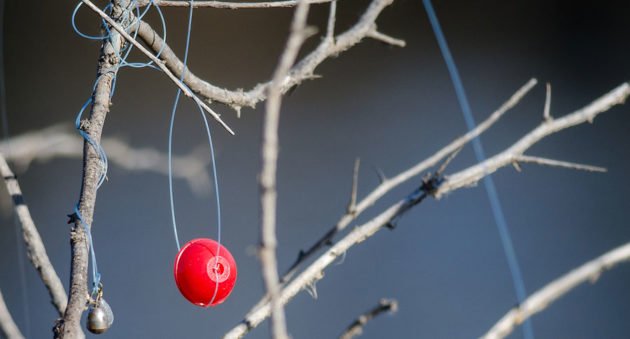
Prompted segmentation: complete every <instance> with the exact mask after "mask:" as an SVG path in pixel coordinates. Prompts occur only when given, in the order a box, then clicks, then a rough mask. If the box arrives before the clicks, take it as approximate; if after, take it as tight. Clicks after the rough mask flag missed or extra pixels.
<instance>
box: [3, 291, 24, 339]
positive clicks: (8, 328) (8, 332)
mask: <svg viewBox="0 0 630 339" xmlns="http://www.w3.org/2000/svg"><path fill="white" fill-rule="evenodd" d="M0 334H2V337H3V338H7V339H24V336H23V335H22V332H20V329H19V328H18V327H17V324H16V323H15V321H14V320H13V317H11V312H9V308H8V307H7V304H6V303H5V302H4V297H2V291H0Z"/></svg>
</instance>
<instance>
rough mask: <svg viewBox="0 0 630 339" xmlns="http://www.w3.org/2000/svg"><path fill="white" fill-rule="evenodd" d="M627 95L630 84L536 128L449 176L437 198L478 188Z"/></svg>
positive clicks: (619, 101) (622, 85)
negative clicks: (529, 152) (548, 140)
mask: <svg viewBox="0 0 630 339" xmlns="http://www.w3.org/2000/svg"><path fill="white" fill-rule="evenodd" d="M628 95H630V85H629V84H628V83H623V84H621V85H619V86H618V87H617V88H615V89H613V90H612V91H610V92H609V93H608V94H606V95H604V96H602V97H601V98H599V99H597V100H595V101H594V102H592V103H591V104H590V105H588V106H586V107H584V108H582V109H580V110H578V111H575V112H573V113H571V114H568V115H566V116H564V117H562V118H558V119H554V120H551V121H543V122H542V123H541V124H540V125H539V126H538V127H537V128H535V129H534V130H532V131H531V132H529V133H528V134H527V135H525V136H524V137H522V138H521V139H520V140H518V141H517V142H516V143H515V144H514V145H512V146H511V147H510V148H508V149H506V150H505V151H503V152H501V153H499V154H497V155H495V156H493V157H492V158H488V159H487V160H485V161H483V162H481V163H479V164H477V165H475V166H472V167H469V168H467V169H465V170H463V171H461V172H458V173H456V174H453V175H451V176H449V177H448V180H447V181H446V182H445V183H444V184H442V185H441V186H440V188H439V189H438V190H437V192H435V196H436V197H437V198H439V197H441V196H442V195H444V194H446V193H447V192H450V191H453V190H455V189H457V188H460V187H465V186H471V185H474V184H476V183H477V182H478V181H479V180H480V179H481V178H483V177H485V176H486V175H488V174H492V173H493V172H495V171H496V170H497V169H499V168H501V167H503V166H506V165H509V164H511V163H512V162H514V160H515V159H516V158H517V157H520V156H522V155H523V153H524V152H525V151H526V150H528V149H529V148H530V147H532V146H533V145H534V144H536V143H538V142H539V141H540V140H542V139H543V138H544V137H546V136H548V135H551V134H553V133H557V132H558V131H561V130H563V129H565V128H569V127H573V126H575V125H578V124H581V123H584V122H592V121H593V119H595V117H596V116H597V115H598V114H600V113H602V112H605V111H607V110H608V109H610V108H611V107H612V106H615V105H619V104H622V103H623V102H624V101H625V100H626V98H627V97H628Z"/></svg>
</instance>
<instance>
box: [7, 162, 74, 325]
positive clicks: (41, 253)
mask: <svg viewBox="0 0 630 339" xmlns="http://www.w3.org/2000/svg"><path fill="white" fill-rule="evenodd" d="M0 174H2V177H3V179H4V184H5V185H6V187H7V191H8V192H9V194H10V195H11V198H12V199H13V205H14V209H15V214H16V215H17V217H18V220H19V221H20V226H21V228H22V237H23V238H24V243H26V254H27V256H28V259H29V260H30V261H31V264H33V267H35V269H36V270H37V273H38V274H39V277H40V278H41V279H42V282H43V283H44V285H45V286H46V289H48V294H50V301H51V302H52V304H53V306H55V309H56V310H57V312H58V313H59V315H60V316H62V315H63V313H64V312H65V310H66V305H67V302H68V296H67V295H66V290H65V289H64V288H63V284H62V283H61V280H60V279H59V276H58V275H57V272H56V271H55V268H54V267H53V265H52V263H51V262H50V259H48V254H47V253H46V247H44V242H43V241H42V238H41V236H40V235H39V232H38V231H37V227H36V226H35V222H33V218H32V217H31V212H30V211H29V209H28V206H27V205H26V203H25V202H24V196H23V195H22V190H21V189H20V184H19V183H18V181H17V178H16V176H15V174H13V171H11V168H10V167H9V165H8V164H7V161H6V159H5V158H4V156H3V155H2V154H0Z"/></svg>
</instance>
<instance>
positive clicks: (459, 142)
mask: <svg viewBox="0 0 630 339" xmlns="http://www.w3.org/2000/svg"><path fill="white" fill-rule="evenodd" d="M535 85H536V79H531V80H529V81H528V82H527V83H526V84H525V85H523V86H522V87H521V88H520V89H519V90H518V91H516V92H515V93H514V94H513V95H512V97H510V99H509V100H508V101H506V102H505V103H504V104H503V105H501V107H499V109H497V110H496V111H495V112H493V113H492V114H491V115H490V116H489V117H488V118H487V119H486V120H484V121H483V122H482V123H480V124H479V125H477V127H476V128H475V129H473V130H472V131H470V132H468V133H466V134H465V135H463V136H461V137H459V138H458V139H456V140H454V141H453V142H451V143H450V144H449V145H447V146H446V147H444V148H442V149H441V150H439V151H437V152H436V153H435V154H433V155H431V156H430V157H428V158H426V159H425V160H423V161H421V162H420V163H418V164H416V165H414V166H413V167H411V168H409V169H407V170H405V171H403V172H401V173H399V174H398V175H396V176H394V177H393V178H391V179H387V178H385V177H384V176H381V177H382V178H385V179H382V180H381V184H380V185H378V186H377V187H376V188H375V189H374V190H373V191H372V192H370V193H369V194H368V195H367V196H366V197H365V198H363V199H362V200H361V201H360V202H358V203H357V204H356V205H355V208H354V210H353V211H352V213H348V212H347V213H346V214H344V215H343V216H342V217H341V218H340V219H339V220H338V221H337V223H336V224H335V226H334V227H333V228H331V229H330V230H329V231H328V232H326V234H324V236H322V237H321V238H320V239H318V240H317V241H316V242H315V243H314V244H313V245H311V246H310V247H309V248H308V249H307V250H306V251H300V253H299V255H298V258H297V259H296V261H295V262H294V263H293V264H292V265H291V267H290V268H289V269H288V270H287V272H286V273H285V275H284V276H283V278H282V281H283V282H287V281H288V280H289V279H290V278H291V277H292V276H293V274H294V273H295V272H296V270H297V268H298V267H299V265H301V264H302V263H303V262H304V261H305V260H307V259H308V258H309V257H311V256H312V255H313V254H315V253H317V251H319V250H320V249H321V248H323V247H324V246H327V245H330V244H331V242H332V240H333V238H334V236H335V235H336V234H337V233H339V232H341V231H342V230H344V229H345V228H346V227H347V226H348V225H349V224H350V223H351V222H352V221H354V220H355V219H356V218H357V217H358V216H359V215H360V214H361V213H363V212H364V211H365V210H366V209H368V208H369V207H370V206H372V205H374V203H375V202H376V201H378V199H380V198H381V197H382V196H384V195H385V194H386V193H387V192H389V191H390V190H392V189H394V188H396V187H397V186H398V185H400V184H402V183H403V182H406V181H407V180H409V179H411V178H413V177H415V176H417V175H419V174H421V173H423V172H425V171H426V170H427V169H429V168H431V167H433V166H435V165H436V164H437V163H438V162H440V161H441V160H442V159H444V158H446V157H448V156H449V155H450V154H453V153H454V152H456V151H457V150H458V149H461V148H462V147H463V146H464V145H466V144H467V143H468V142H469V141H470V140H472V139H474V138H475V137H477V136H478V135H480V134H482V133H483V132H485V131H486V130H487V129H488V128H490V126H492V125H493V124H494V123H495V122H497V121H498V120H499V119H500V118H501V117H502V116H503V115H504V114H505V113H506V112H507V111H508V110H510V109H511V108H512V107H514V106H515V105H516V104H518V102H520V101H521V99H522V98H523V97H524V96H525V95H526V94H527V93H528V92H529V91H530V90H531V89H532V88H533V87H534V86H535Z"/></svg>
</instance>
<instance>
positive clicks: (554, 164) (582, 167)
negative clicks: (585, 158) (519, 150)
mask: <svg viewBox="0 0 630 339" xmlns="http://www.w3.org/2000/svg"><path fill="white" fill-rule="evenodd" d="M514 161H515V162H518V163H522V162H525V163H531V164H537V165H544V166H552V167H564V168H569V169H574V170H580V171H587V172H601V173H603V172H606V168H604V167H599V166H592V165H584V164H577V163H574V162H568V161H559V160H554V159H547V158H541V157H531V156H527V155H521V156H517V157H515V158H514Z"/></svg>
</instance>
